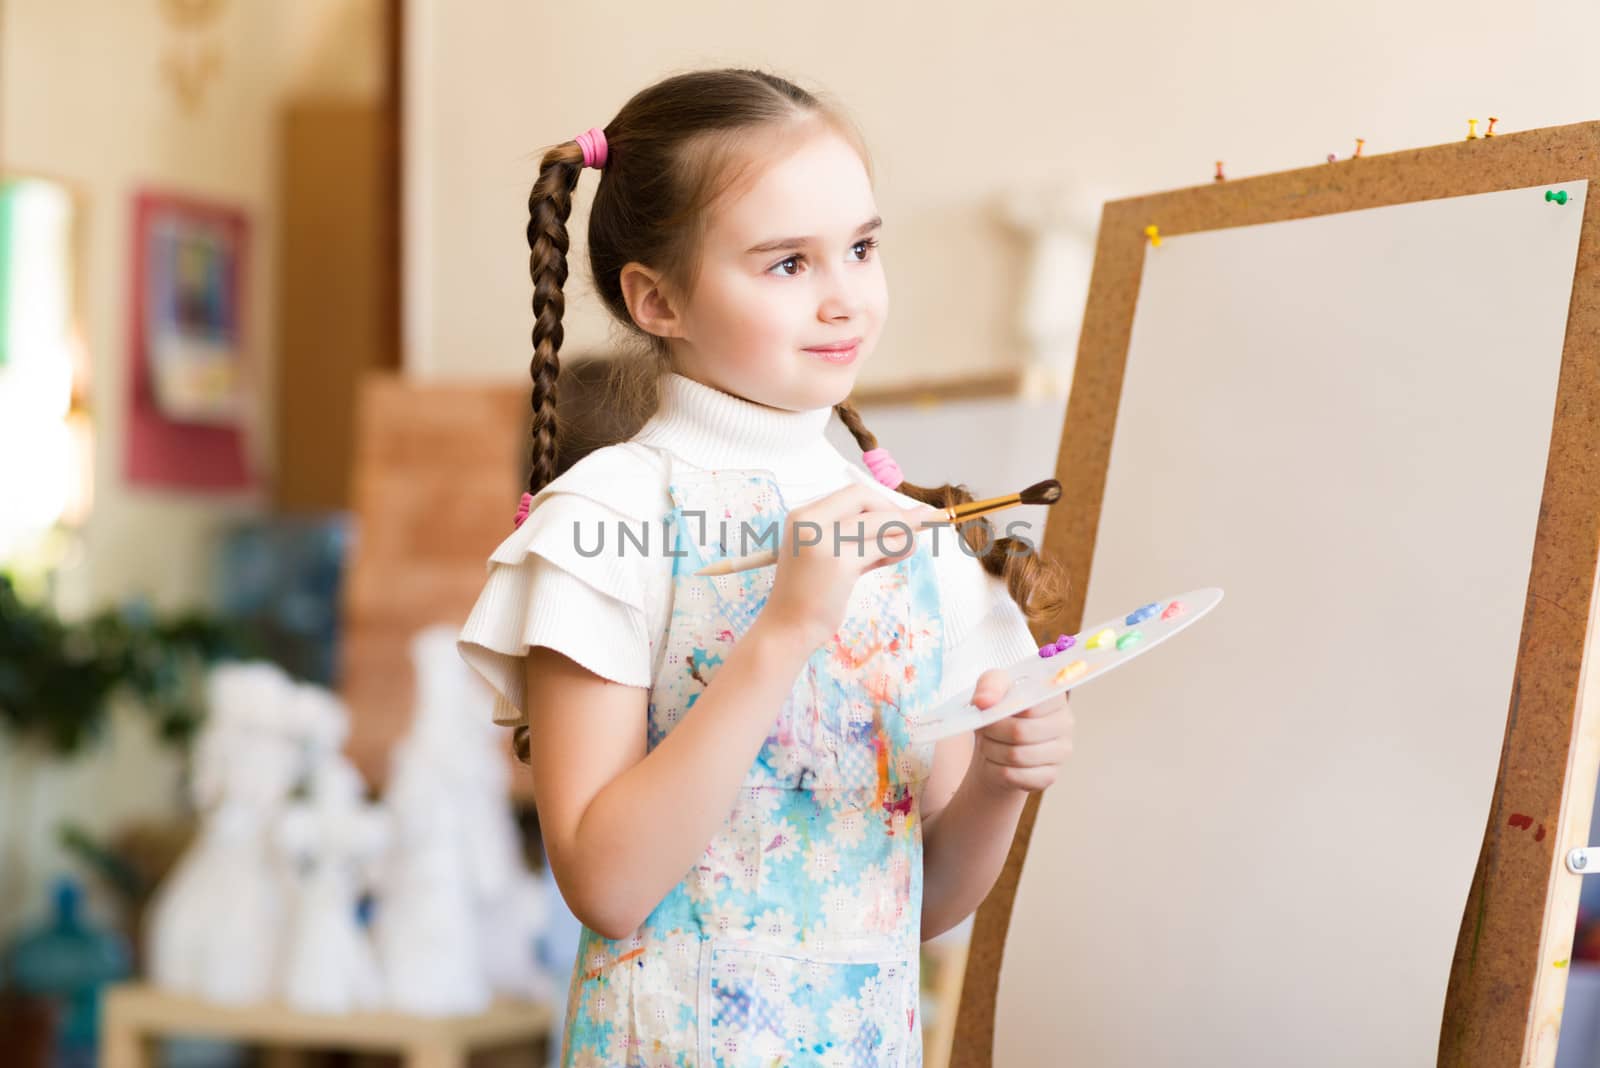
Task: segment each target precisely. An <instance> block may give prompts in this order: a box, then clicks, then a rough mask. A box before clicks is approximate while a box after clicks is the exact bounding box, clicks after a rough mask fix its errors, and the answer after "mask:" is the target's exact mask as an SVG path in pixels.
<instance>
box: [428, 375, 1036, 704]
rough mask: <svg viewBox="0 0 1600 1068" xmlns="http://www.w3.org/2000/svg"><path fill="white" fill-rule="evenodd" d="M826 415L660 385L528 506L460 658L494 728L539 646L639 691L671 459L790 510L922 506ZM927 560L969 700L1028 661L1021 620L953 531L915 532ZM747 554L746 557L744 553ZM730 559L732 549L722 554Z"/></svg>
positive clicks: (656, 595)
mask: <svg viewBox="0 0 1600 1068" xmlns="http://www.w3.org/2000/svg"><path fill="white" fill-rule="evenodd" d="M832 414H833V409H832V408H815V409H811V410H807V411H798V412H795V411H784V410H781V409H777V408H769V407H766V406H765V405H760V404H756V403H754V402H752V401H748V400H745V399H744V398H742V397H736V396H733V395H732V394H729V393H724V392H722V391H721V390H718V389H715V388H713V387H711V386H708V385H705V384H703V383H701V382H697V381H695V380H694V379H691V378H686V377H684V376H683V375H679V374H676V373H670V372H669V373H668V374H666V375H665V376H663V378H662V379H661V388H660V406H659V408H658V409H657V411H656V413H655V414H654V415H653V416H652V417H651V418H650V419H649V421H648V422H646V423H645V425H644V426H643V427H642V428H641V429H640V430H639V432H638V433H637V434H635V435H634V436H633V437H632V438H631V439H629V440H628V441H625V442H622V443H621V444H617V445H610V446H606V447H605V448H601V449H597V450H595V451H594V452H592V453H590V454H589V455H588V456H586V457H584V458H583V459H582V460H580V461H579V462H578V463H576V464H574V465H573V466H572V467H571V468H570V469H569V470H568V471H566V472H565V473H564V474H562V475H561V477H559V478H557V479H556V480H555V481H553V482H551V483H550V484H549V485H548V486H546V487H545V488H544V489H543V490H541V491H540V492H539V493H537V494H535V495H534V499H533V505H532V508H531V510H530V512H529V515H528V518H527V520H526V521H525V522H524V523H523V524H522V525H521V526H520V527H518V528H517V529H516V530H515V531H514V532H513V533H512V534H511V535H510V536H509V537H508V538H506V540H505V541H503V542H501V543H500V545H499V546H498V547H497V548H496V549H495V550H494V552H493V553H492V554H490V557H489V578H488V581H487V582H486V583H485V585H484V588H483V592H482V593H481V594H480V595H479V597H478V601H477V603H476V604H475V605H474V606H473V609H472V614H471V615H470V616H469V617H468V619H467V623H466V626H465V627H463V628H462V630H461V634H460V639H459V648H460V650H461V655H462V657H463V658H464V659H465V660H466V661H467V663H468V664H469V665H470V666H471V667H472V668H473V669H474V670H476V671H477V672H478V673H479V674H480V675H481V676H483V678H484V680H485V681H486V682H487V683H488V684H489V685H490V687H491V688H492V689H493V690H494V692H495V695H496V703H495V712H494V718H495V721H496V722H497V723H503V724H515V723H519V722H522V721H524V720H525V719H526V713H525V711H524V708H523V663H522V661H523V657H525V656H526V655H527V652H528V650H529V649H530V648H531V647H533V646H547V647H549V648H551V649H554V650H556V651H557V652H560V653H562V654H564V655H566V656H567V657H570V658H571V659H572V660H575V661H576V662H578V663H579V664H581V665H583V666H584V667H585V668H588V669H589V670H590V671H592V672H594V673H595V674H596V675H599V676H601V677H602V678H606V679H609V680H611V681H613V682H618V683H622V684H625V685H629V686H640V687H649V686H650V685H651V682H652V679H653V677H654V673H655V671H656V670H657V663H656V654H657V652H658V651H659V650H660V648H661V645H662V641H663V639H664V638H665V636H666V627H667V622H668V619H669V615H670V612H671V609H672V605H671V600H672V564H673V556H672V555H671V554H670V553H669V552H667V551H666V549H665V547H664V546H663V545H662V522H661V520H662V519H663V517H665V516H666V515H667V514H668V513H669V512H670V511H671V509H672V502H671V499H670V496H669V494H668V492H667V479H668V472H667V464H666V459H665V456H664V455H663V454H664V453H670V454H671V455H672V457H673V462H674V464H675V465H676V466H677V467H678V468H679V470H680V471H682V470H706V469H712V468H715V469H719V470H736V469H745V468H754V469H761V470H765V471H768V472H770V473H771V475H772V477H773V479H774V480H775V481H776V482H777V484H778V488H779V491H780V492H781V493H782V495H783V501H784V504H785V505H786V506H787V507H788V508H791V509H792V508H797V507H799V506H800V505H803V504H806V503H808V502H810V501H813V500H816V499H817V498H818V497H823V496H826V495H827V494H829V493H832V492H834V491H835V490H839V489H842V488H843V487H845V486H847V485H850V484H851V483H852V482H857V483H862V484H864V485H868V486H872V487H874V488H875V489H877V490H878V491H879V492H881V493H882V494H883V495H884V497H885V499H886V500H887V501H892V502H893V503H895V504H898V505H900V506H902V507H911V506H913V505H915V504H917V503H918V502H916V501H913V500H912V499H911V498H910V497H907V496H905V495H904V494H901V493H897V492H895V491H893V490H890V489H888V488H887V487H885V486H883V485H881V484H879V483H878V482H877V481H876V480H875V479H873V477H872V476H871V475H870V474H868V473H867V472H866V471H865V470H864V469H863V468H862V467H861V466H859V465H857V464H855V463H852V462H851V461H850V460H847V459H846V458H845V457H844V456H843V455H842V454H841V453H840V452H839V451H838V450H837V449H836V448H834V446H833V444H832V443H831V442H829V441H828V439H827V437H826V436H825V434H824V429H825V428H826V426H827V425H828V419H829V418H830V416H831V415H832ZM641 524H645V526H646V527H647V529H648V534H649V537H650V539H651V540H650V542H649V545H648V549H649V551H648V552H641V551H638V549H636V548H635V547H634V546H633V545H632V544H630V545H629V546H628V549H627V551H625V552H618V551H616V546H615V541H614V536H615V531H616V530H617V529H619V527H621V526H626V527H628V528H629V529H631V530H635V531H637V530H640V529H641ZM601 526H603V527H604V529H605V530H606V536H607V539H608V540H607V545H608V546H610V548H608V549H607V550H606V551H605V552H601V553H598V554H595V555H590V556H584V555H582V554H580V553H579V552H577V543H575V541H574V531H575V530H582V531H583V534H582V544H583V545H584V546H585V548H586V549H587V550H589V551H591V552H592V550H593V547H594V546H595V544H596V540H595V539H596V537H597V534H596V533H595V532H596V531H597V530H599V529H600V528H601ZM918 537H919V538H921V539H923V541H924V542H925V543H927V544H929V545H930V547H931V548H932V549H933V550H934V552H933V560H934V567H935V572H936V574H937V576H938V586H939V596H940V605H941V608H940V615H941V618H942V620H943V622H944V628H945V652H944V658H943V676H942V682H941V685H940V691H939V696H938V700H941V701H942V700H944V699H945V698H948V697H950V696H952V695H954V694H956V693H958V692H961V691H966V693H967V694H970V692H971V689H972V686H973V684H974V683H975V682H976V680H977V677H978V675H979V674H981V673H982V672H983V671H984V670H985V669H987V668H990V667H1003V666H1006V665H1009V664H1011V663H1014V662H1016V661H1017V660H1019V659H1022V658H1024V657H1027V656H1031V655H1035V654H1036V653H1037V651H1038V646H1037V645H1036V644H1035V643H1034V640H1033V636H1032V634H1031V633H1030V632H1029V630H1028V626H1027V622H1026V620H1025V619H1024V617H1023V615H1022V612H1021V610H1020V609H1019V608H1018V607H1017V605H1016V603H1015V602H1014V601H1013V600H1012V599H1011V596H1010V595H1009V594H1008V593H1007V592H1006V589H1005V585H1004V583H1003V582H1001V581H1000V579H998V578H997V577H995V576H993V575H990V574H989V573H988V572H987V571H985V570H984V569H983V565H982V564H981V563H980V562H979V560H978V559H977V558H976V557H975V556H973V555H972V554H971V551H970V550H968V549H966V548H965V546H964V544H963V543H962V542H961V539H960V537H959V535H958V534H957V533H956V531H955V530H954V529H953V528H951V527H943V528H937V529H924V530H923V531H921V532H920V533H919V535H918ZM754 548H755V547H754V546H751V551H754ZM730 551H735V550H730Z"/></svg>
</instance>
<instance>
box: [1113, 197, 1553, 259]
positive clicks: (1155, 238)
mask: <svg viewBox="0 0 1600 1068" xmlns="http://www.w3.org/2000/svg"><path fill="white" fill-rule="evenodd" d="M1561 195H1562V196H1566V194H1565V193H1563V194H1561ZM1144 236H1146V237H1148V238H1149V239H1150V245H1151V247H1152V248H1160V247H1161V230H1160V228H1158V227H1155V226H1146V227H1145V228H1144Z"/></svg>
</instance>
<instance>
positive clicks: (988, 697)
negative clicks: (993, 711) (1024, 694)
mask: <svg viewBox="0 0 1600 1068" xmlns="http://www.w3.org/2000/svg"><path fill="white" fill-rule="evenodd" d="M1010 689H1011V676H1009V675H1007V674H1006V672H1005V669H1004V668H990V669H989V670H988V671H985V672H984V673H983V674H982V675H979V676H978V681H977V682H976V683H975V684H974V685H973V687H972V703H973V704H975V705H977V706H978V707H979V708H990V707H992V706H993V705H994V704H995V703H996V702H997V701H999V700H1000V699H1001V698H1002V697H1004V696H1005V695H1006V694H1007V693H1008V692H1009V691H1010ZM1001 722H1002V723H1003V722H1005V721H1004V720H1001Z"/></svg>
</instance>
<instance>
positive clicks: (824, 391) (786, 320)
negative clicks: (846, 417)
mask: <svg viewBox="0 0 1600 1068" xmlns="http://www.w3.org/2000/svg"><path fill="white" fill-rule="evenodd" d="M878 226H879V219H878V210H877V205H876V202H875V200H874V198H873V195H872V185H871V181H870V179H869V178H868V176H867V171H866V167H865V166H864V165H863V164H862V162H861V158H860V157H859V156H858V155H857V154H856V152H855V149H853V148H852V147H851V146H850V144H849V142H847V141H845V140H844V139H843V138H841V137H840V136H839V135H838V134H836V133H834V132H833V131H832V130H829V129H827V128H826V127H820V128H818V129H817V130H816V132H814V133H813V134H811V135H810V136H808V137H807V138H806V139H805V140H804V141H803V142H802V143H801V144H800V146H799V147H798V148H797V149H795V150H793V151H792V153H791V154H790V155H788V156H787V157H785V158H783V159H781V160H779V161H778V162H776V163H773V164H770V165H767V166H766V168H765V169H764V170H762V171H761V172H760V173H758V174H756V175H755V177H754V178H753V179H752V180H748V181H747V182H746V183H745V184H744V185H743V186H741V187H739V188H737V189H736V190H734V191H730V192H729V193H728V194H726V195H724V197H723V198H722V199H721V200H720V201H719V202H718V203H717V204H716V205H714V206H713V209H712V212H711V215H710V218H709V219H708V227H707V231H706V234H705V238H704V241H705V243H704V247H703V250H702V254H701V257H702V258H701V265H700V275H699V277H698V279H697V280H696V283H695V287H694V289H693V290H692V291H691V292H690V294H689V298H688V300H687V301H686V302H685V303H684V305H683V306H682V307H681V308H680V309H679V315H678V326H679V332H680V336H678V337H675V338H674V339H673V341H672V352H673V364H674V369H675V370H677V371H678V372H679V373H681V374H683V375H686V376H687V377H689V378H693V379H695V380H697V381H700V382H703V383H705V384H707V385H710V386H714V387H716V388H717V389H720V390H723V391H724V392H727V393H733V394H736V395H738V396H741V397H744V398H746V399H748V400H752V401H755V402H756V403H758V404H765V405H768V406H770V407H774V408H785V409H789V410H801V409H808V408H821V407H827V406H831V405H834V404H837V403H838V402H839V401H841V400H843V399H844V398H845V397H847V396H848V395H849V393H850V389H851V387H852V386H854V385H855V380H856V375H857V373H858V371H859V369H860V367H861V364H862V362H863V361H865V360H866V359H867V357H869V356H870V355H871V354H872V351H873V349H874V348H875V347H876V346H877V343H878V334H879V332H880V331H881V330H882V329H883V321H884V318H885V317H886V316H887V315H888V311H889V291H888V286H887V284H886V283H885V280H884V274H883V264H882V262H881V261H880V260H879V258H878V249H877V247H876V246H877V230H878ZM829 350H832V351H829Z"/></svg>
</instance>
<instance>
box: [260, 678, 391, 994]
mask: <svg viewBox="0 0 1600 1068" xmlns="http://www.w3.org/2000/svg"><path fill="white" fill-rule="evenodd" d="M302 689H303V690H315V688H314V687H309V686H303V687H302ZM306 696H307V697H308V699H310V700H313V701H322V700H323V698H324V697H331V696H332V695H330V694H326V691H320V690H316V692H314V693H309V694H307V695H306ZM310 787H311V789H310V799H309V800H308V801H302V802H296V803H294V804H292V805H290V806H289V808H288V810H287V811H286V812H285V813H284V815H283V816H282V817H281V819H280V821H279V824H278V845H279V848H280V849H281V850H282V851H283V852H284V853H285V854H286V855H287V856H289V857H290V858H292V860H291V867H292V868H293V870H294V871H295V873H296V876H295V888H294V898H293V901H294V903H293V908H292V910H291V913H290V922H289V929H288V936H287V939H286V942H285V947H284V948H285V960H284V968H283V986H282V995H283V1000H284V1001H285V1003H287V1004H288V1005H289V1006H290V1007H292V1008H295V1009H298V1010H300V1011H302V1012H313V1013H346V1012H356V1011H362V1010H375V1009H378V1008H380V1007H382V1006H383V1004H384V990H383V981H382V975H381V973H380V971H379V968H378V962H377V958H376V956H375V954H374V952H373V948H372V943H371V941H370V940H369V938H368V936H367V932H366V931H365V929H363V928H362V926H361V924H360V923H359V922H358V920H357V915H356V907H357V904H358V902H359V899H360V896H361V891H362V889H363V885H364V883H365V881H366V879H365V873H366V871H367V869H368V868H369V866H370V865H371V862H372V861H373V860H374V859H376V858H377V857H378V856H379V855H381V854H382V852H383V850H384V848H385V846H386V845H387V841H388V822H387V818H386V814H385V813H384V812H382V811H381V810H380V809H379V808H378V806H376V805H369V804H368V803H367V802H366V801H365V800H364V799H363V794H364V793H365V791H366V787H365V785H364V784H363V783H362V781H361V775H360V773H359V772H357V771H356V769H355V767H354V765H352V764H351V763H350V762H349V761H348V760H347V759H345V757H343V756H342V755H340V754H339V753H338V752H337V751H323V752H322V753H321V756H320V763H319V764H318V765H317V766H315V767H313V768H312V770H311V776H310Z"/></svg>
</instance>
